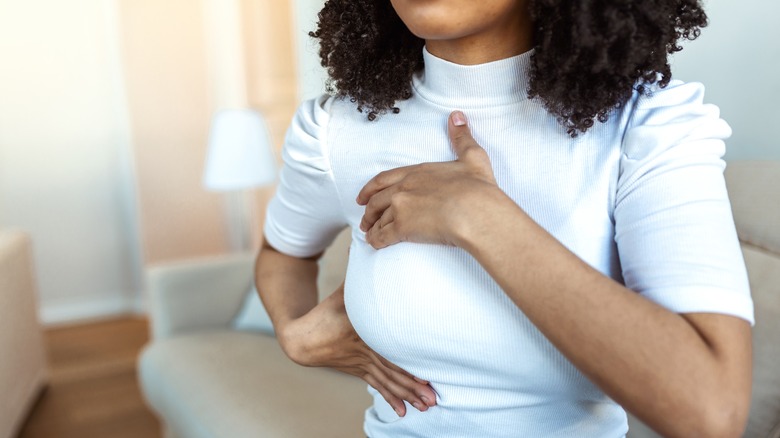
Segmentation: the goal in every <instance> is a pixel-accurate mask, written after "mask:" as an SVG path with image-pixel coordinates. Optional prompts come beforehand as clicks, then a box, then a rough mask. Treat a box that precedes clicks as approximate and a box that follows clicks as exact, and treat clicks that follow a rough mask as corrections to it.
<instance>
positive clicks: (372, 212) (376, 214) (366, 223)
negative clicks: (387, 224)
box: [360, 186, 397, 231]
mask: <svg viewBox="0 0 780 438" xmlns="http://www.w3.org/2000/svg"><path fill="white" fill-rule="evenodd" d="M393 187H396V186H392V187H388V188H386V189H384V190H382V191H380V192H379V193H376V194H374V195H373V196H371V198H370V199H369V200H368V203H366V211H365V212H364V213H363V218H362V219H361V220H360V229H361V230H362V231H368V230H370V229H371V227H373V226H374V223H375V222H376V221H377V220H378V219H379V218H380V217H382V215H383V214H384V212H385V211H387V208H388V207H390V202H391V200H392V198H393V193H394V192H396V191H397V190H395V189H394V188H393Z"/></svg>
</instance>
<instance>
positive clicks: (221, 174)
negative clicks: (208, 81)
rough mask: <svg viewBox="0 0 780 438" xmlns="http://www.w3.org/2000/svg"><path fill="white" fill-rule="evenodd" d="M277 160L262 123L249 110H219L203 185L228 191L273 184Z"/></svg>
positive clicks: (212, 132) (260, 118) (215, 120)
mask: <svg viewBox="0 0 780 438" xmlns="http://www.w3.org/2000/svg"><path fill="white" fill-rule="evenodd" d="M275 180H276V160H275V158H274V153H273V147H272V145H271V139H270V136H269V135H268V128H267V127H266V125H265V121H263V118H262V117H261V116H260V114H259V113H258V112H257V111H253V110H250V109H231V110H221V111H219V112H217V113H216V114H215V115H214V120H213V122H212V125H211V133H210V135H209V150H208V158H207V160H206V170H205V172H204V174H203V185H204V186H205V187H206V188H207V189H209V190H215V191H231V190H242V189H247V188H251V187H259V186H264V185H268V184H272V183H273V182H274V181H275Z"/></svg>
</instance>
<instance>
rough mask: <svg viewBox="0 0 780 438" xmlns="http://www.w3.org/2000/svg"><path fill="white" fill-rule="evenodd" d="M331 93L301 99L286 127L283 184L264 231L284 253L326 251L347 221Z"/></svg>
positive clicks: (298, 254)
mask: <svg viewBox="0 0 780 438" xmlns="http://www.w3.org/2000/svg"><path fill="white" fill-rule="evenodd" d="M329 104H330V100H328V96H322V97H320V98H318V99H313V100H308V101H305V102H303V104H301V106H300V107H299V108H298V111H297V112H296V114H295V117H294V118H293V121H292V124H291V125H290V128H289V129H288V131H287V136H286V137H285V142H284V147H283V150H282V157H283V162H284V164H283V165H282V170H281V172H280V177H279V186H278V187H277V190H276V193H275V194H274V197H273V198H272V199H271V201H270V202H269V204H268V209H267V210H266V218H265V226H264V230H263V231H264V234H265V238H266V240H267V241H268V243H269V244H270V245H271V246H272V247H274V248H275V249H276V250H278V251H279V252H281V253H283V254H287V255H290V256H293V257H310V256H312V255H315V254H318V253H320V252H322V251H324V250H325V249H326V248H327V247H328V246H329V245H330V244H331V243H332V242H333V240H334V239H335V238H336V236H337V235H338V233H339V231H341V230H342V229H343V228H344V227H345V226H346V224H347V223H346V219H345V218H344V213H343V209H342V208H341V201H340V199H339V196H338V190H337V188H336V184H335V181H334V179H333V172H332V170H331V166H330V159H329V154H328V149H327V141H326V137H327V136H326V133H327V125H328V119H329V114H328V111H327V109H328V106H329Z"/></svg>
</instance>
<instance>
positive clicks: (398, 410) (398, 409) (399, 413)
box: [394, 408, 404, 417]
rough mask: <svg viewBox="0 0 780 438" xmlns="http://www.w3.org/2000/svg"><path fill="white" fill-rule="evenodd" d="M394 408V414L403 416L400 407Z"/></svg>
mask: <svg viewBox="0 0 780 438" xmlns="http://www.w3.org/2000/svg"><path fill="white" fill-rule="evenodd" d="M394 409H395V413H396V414H397V415H398V416H399V417H403V416H404V413H403V411H401V408H394Z"/></svg>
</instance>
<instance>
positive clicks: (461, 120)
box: [452, 111, 466, 126]
mask: <svg viewBox="0 0 780 438" xmlns="http://www.w3.org/2000/svg"><path fill="white" fill-rule="evenodd" d="M452 124H453V125H455V126H463V125H465V124H466V116H465V115H464V114H463V113H462V112H460V111H455V112H454V113H452Z"/></svg>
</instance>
